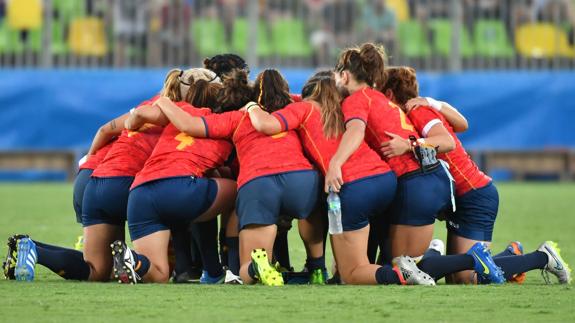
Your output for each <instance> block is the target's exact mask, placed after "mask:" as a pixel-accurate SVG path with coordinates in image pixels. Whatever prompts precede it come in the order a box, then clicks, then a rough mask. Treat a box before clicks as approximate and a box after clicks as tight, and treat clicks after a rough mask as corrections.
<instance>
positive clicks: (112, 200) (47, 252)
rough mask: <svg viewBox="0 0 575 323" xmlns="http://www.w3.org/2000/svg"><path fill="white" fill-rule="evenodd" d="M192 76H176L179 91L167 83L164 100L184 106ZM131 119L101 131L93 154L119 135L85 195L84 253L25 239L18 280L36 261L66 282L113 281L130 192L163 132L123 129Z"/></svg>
mask: <svg viewBox="0 0 575 323" xmlns="http://www.w3.org/2000/svg"><path fill="white" fill-rule="evenodd" d="M169 75H172V74H171V73H170V74H169ZM188 76H189V74H188V73H184V74H183V75H176V77H177V78H178V79H179V80H181V82H178V87H177V88H172V87H168V86H167V84H170V83H171V82H170V78H167V80H166V82H165V84H164V87H163V89H162V95H165V96H169V97H172V98H173V99H174V100H175V101H180V100H181V95H182V93H186V92H187V90H188V89H189V85H187V84H186V82H185V80H186V78H187V77H188ZM152 103H153V101H145V102H143V103H142V104H140V105H139V106H138V107H137V108H136V109H141V108H143V107H144V106H146V105H150V104H152ZM128 116H129V113H127V114H125V115H122V116H120V117H118V118H116V119H114V120H112V121H110V122H109V123H108V124H106V126H103V127H101V128H100V130H99V131H98V134H97V135H96V137H95V139H94V141H93V143H92V147H91V149H90V152H94V151H98V150H100V148H101V147H104V146H105V145H106V144H107V143H108V142H109V141H110V139H112V138H113V137H115V136H117V140H116V141H115V142H114V143H113V145H112V147H111V148H110V150H109V151H108V153H107V154H106V157H105V158H104V159H103V161H102V162H101V163H100V164H99V165H98V166H97V167H96V169H95V170H94V172H93V174H92V178H91V179H90V181H89V183H88V184H87V186H86V190H85V192H84V197H83V202H82V204H83V205H82V224H83V226H84V252H83V253H82V252H78V251H75V250H69V249H66V248H60V247H55V246H50V245H45V244H43V243H40V242H36V241H33V240H31V239H28V238H26V239H20V241H19V243H18V247H17V253H18V254H20V255H21V257H20V256H19V261H18V262H17V264H16V269H20V277H15V278H16V279H22V280H30V279H33V276H34V268H35V264H36V262H37V263H39V264H41V265H44V266H46V267H48V268H49V269H50V270H52V271H54V272H55V273H58V274H59V275H61V276H62V277H64V278H66V279H75V280H91V281H108V280H109V279H110V275H111V271H112V257H111V255H110V244H111V243H112V242H114V241H115V240H119V239H121V240H123V239H124V222H125V221H126V217H127V215H126V210H127V204H128V194H129V188H130V186H131V185H132V181H133V179H134V176H135V175H136V174H137V173H138V172H139V171H140V170H141V169H142V167H143V166H144V163H145V162H146V160H147V159H148V157H149V155H150V154H151V152H152V150H153V149H154V147H155V145H156V142H157V140H158V139H159V136H160V133H161V132H162V128H161V127H158V126H155V125H152V124H147V125H145V126H143V127H141V128H140V129H139V130H138V131H128V130H123V127H122V125H123V124H124V121H125V120H126V119H127V118H128ZM16 276H18V275H16Z"/></svg>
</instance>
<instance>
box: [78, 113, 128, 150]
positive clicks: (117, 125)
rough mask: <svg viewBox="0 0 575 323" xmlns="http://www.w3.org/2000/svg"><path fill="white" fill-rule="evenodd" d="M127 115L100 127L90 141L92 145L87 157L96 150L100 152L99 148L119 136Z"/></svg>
mask: <svg viewBox="0 0 575 323" xmlns="http://www.w3.org/2000/svg"><path fill="white" fill-rule="evenodd" d="M129 115H130V114H129V113H126V114H124V115H121V116H119V117H117V118H116V119H114V120H112V121H110V122H108V123H106V124H105V125H103V126H101V127H100V128H99V129H98V132H96V135H95V136H94V139H93V140H92V145H91V146H90V150H88V155H94V154H95V153H96V152H97V151H98V150H100V148H102V147H104V146H105V145H106V144H108V143H109V142H110V140H112V139H113V138H114V137H117V136H119V135H120V134H121V133H122V130H123V129H124V128H123V127H122V125H123V124H124V121H125V120H126V119H127V118H128V116H129Z"/></svg>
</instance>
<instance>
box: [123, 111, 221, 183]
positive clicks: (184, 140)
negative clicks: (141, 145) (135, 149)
mask: <svg viewBox="0 0 575 323" xmlns="http://www.w3.org/2000/svg"><path fill="white" fill-rule="evenodd" d="M176 105H177V106H179V107H181V108H182V109H183V110H184V111H186V112H187V113H189V114H190V115H192V116H198V117H199V116H206V115H209V114H211V113H212V112H211V110H210V109H206V108H202V109H198V108H195V107H193V106H191V105H190V104H189V103H187V102H178V103H176ZM231 151H232V144H231V143H230V142H228V141H226V140H218V139H207V138H194V137H191V136H189V135H187V134H186V133H184V132H181V131H179V130H178V129H177V128H176V127H175V126H174V125H173V124H171V123H170V124H169V125H167V126H166V128H164V131H163V132H162V135H161V136H160V139H159V140H158V143H157V144H156V147H155V148H154V151H153V152H152V154H151V155H150V157H149V158H148V160H147V161H146V163H145V164H144V168H142V170H141V171H140V172H139V173H138V174H137V175H136V178H135V179H134V182H133V183H132V187H131V189H133V188H135V187H137V186H139V185H142V184H144V183H147V182H150V181H153V180H156V179H161V178H169V177H178V176H196V177H204V176H205V173H206V172H207V171H208V170H211V169H214V168H218V167H220V166H222V165H223V164H224V162H225V161H226V160H227V159H228V156H229V154H230V152H231Z"/></svg>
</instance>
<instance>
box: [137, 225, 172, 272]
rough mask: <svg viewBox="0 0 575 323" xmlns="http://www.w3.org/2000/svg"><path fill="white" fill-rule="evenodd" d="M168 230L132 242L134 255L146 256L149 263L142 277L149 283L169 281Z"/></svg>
mask: <svg viewBox="0 0 575 323" xmlns="http://www.w3.org/2000/svg"><path fill="white" fill-rule="evenodd" d="M169 242H170V230H162V231H158V232H154V233H152V234H150V235H147V236H145V237H143V238H140V239H138V240H134V241H133V243H134V249H135V251H136V253H138V254H141V255H143V256H146V258H148V260H149V261H150V269H148V272H147V273H146V274H145V275H144V277H142V278H143V279H144V281H145V282H149V283H167V282H168V280H169V279H170V265H169V264H168V244H169Z"/></svg>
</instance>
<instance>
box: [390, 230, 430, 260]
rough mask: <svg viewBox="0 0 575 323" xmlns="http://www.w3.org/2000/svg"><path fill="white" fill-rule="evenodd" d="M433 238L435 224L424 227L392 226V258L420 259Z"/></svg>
mask: <svg viewBox="0 0 575 323" xmlns="http://www.w3.org/2000/svg"><path fill="white" fill-rule="evenodd" d="M432 238H433V224H430V225H424V226H410V225H392V226H391V228H390V239H391V256H392V258H395V257H399V256H410V257H419V256H421V255H423V254H424V253H425V251H426V250H427V248H428V247H429V243H430V242H431V239H432Z"/></svg>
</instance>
